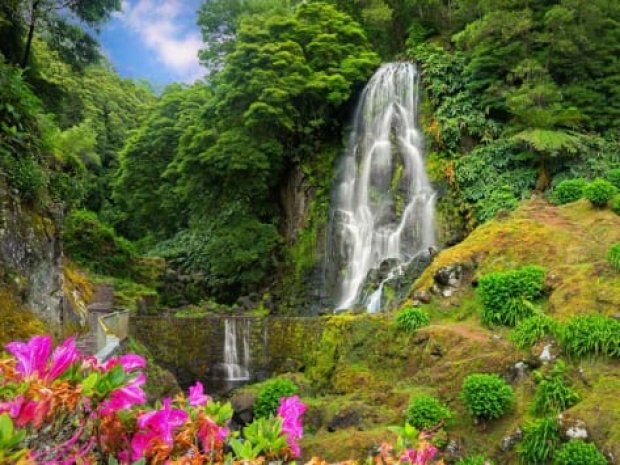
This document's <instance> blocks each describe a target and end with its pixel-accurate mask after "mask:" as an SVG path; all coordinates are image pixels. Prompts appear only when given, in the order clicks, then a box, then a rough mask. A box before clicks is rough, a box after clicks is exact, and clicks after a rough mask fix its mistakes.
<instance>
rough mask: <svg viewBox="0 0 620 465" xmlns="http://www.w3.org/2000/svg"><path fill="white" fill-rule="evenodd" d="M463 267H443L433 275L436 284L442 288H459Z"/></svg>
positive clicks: (458, 265)
mask: <svg viewBox="0 0 620 465" xmlns="http://www.w3.org/2000/svg"><path fill="white" fill-rule="evenodd" d="M463 274H464V273H463V266H462V265H460V264H457V265H450V266H444V267H443V268H439V270H437V272H436V273H435V276H434V279H435V282H436V283H437V284H439V285H440V286H444V287H448V286H449V287H459V286H460V284H461V281H462V280H463Z"/></svg>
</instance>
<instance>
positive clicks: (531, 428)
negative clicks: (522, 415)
mask: <svg viewBox="0 0 620 465" xmlns="http://www.w3.org/2000/svg"><path fill="white" fill-rule="evenodd" d="M559 444H560V433H559V430H558V424H557V421H556V420H555V418H544V419H542V420H537V421H535V422H533V423H529V424H526V425H525V426H524V427H523V439H522V440H521V443H520V444H519V446H518V448H517V453H518V454H519V463H520V464H522V465H543V464H545V463H548V462H549V460H550V459H551V457H552V456H553V453H554V451H555V450H556V448H557V447H558V445H559Z"/></svg>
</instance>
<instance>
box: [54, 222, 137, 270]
mask: <svg viewBox="0 0 620 465" xmlns="http://www.w3.org/2000/svg"><path fill="white" fill-rule="evenodd" d="M64 245H65V249H66V251H67V253H68V254H69V255H70V256H71V258H73V260H75V261H76V262H77V263H79V264H81V265H83V266H85V267H87V268H92V270H93V271H95V272H97V273H101V274H104V275H110V276H127V274H128V273H129V271H130V269H131V266H132V262H133V259H134V258H135V256H136V252H135V250H134V248H133V246H132V245H131V243H130V242H128V241H127V240H126V239H123V238H122V237H119V236H118V235H117V234H116V232H115V231H114V229H113V228H112V227H111V226H109V225H106V224H104V223H102V222H101V221H100V220H99V218H98V217H97V215H96V214H95V213H93V212H89V211H87V210H74V211H72V212H71V214H69V215H68V216H67V217H66V218H65V225H64Z"/></svg>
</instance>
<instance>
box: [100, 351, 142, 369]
mask: <svg viewBox="0 0 620 465" xmlns="http://www.w3.org/2000/svg"><path fill="white" fill-rule="evenodd" d="M116 365H120V366H122V367H123V371H124V372H125V373H130V372H132V371H134V370H137V369H138V368H144V367H145V366H146V360H144V358H143V357H141V356H139V355H136V354H125V355H121V356H120V357H112V358H110V359H108V360H107V361H106V362H104V363H102V364H101V365H100V366H99V368H100V369H101V371H103V372H106V371H110V370H111V369H112V368H114V367H115V366H116Z"/></svg>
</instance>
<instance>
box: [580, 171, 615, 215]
mask: <svg viewBox="0 0 620 465" xmlns="http://www.w3.org/2000/svg"><path fill="white" fill-rule="evenodd" d="M615 193H616V187H615V186H614V185H613V184H612V183H610V182H609V181H606V180H604V179H601V178H598V179H596V180H594V181H592V182H591V183H590V184H588V185H587V186H586V187H584V188H583V194H584V195H585V197H586V198H587V199H588V200H589V201H590V203H591V204H592V205H594V206H595V207H598V208H604V207H606V206H607V204H608V203H609V201H610V200H611V198H612V197H613V196H614V194H615Z"/></svg>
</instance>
